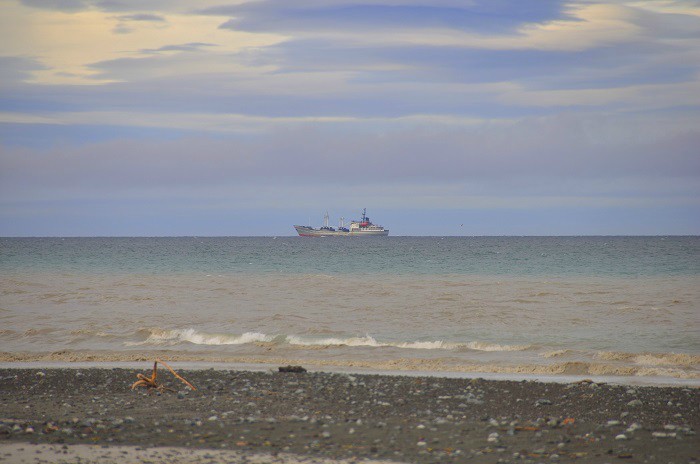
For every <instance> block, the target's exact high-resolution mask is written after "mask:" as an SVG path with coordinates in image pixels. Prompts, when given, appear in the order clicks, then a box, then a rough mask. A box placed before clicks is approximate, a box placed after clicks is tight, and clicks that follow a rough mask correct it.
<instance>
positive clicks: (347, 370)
mask: <svg viewBox="0 0 700 464" xmlns="http://www.w3.org/2000/svg"><path fill="white" fill-rule="evenodd" d="M152 359H153V360H155V359H156V357H153V358H152ZM151 362H152V361H151V360H148V361H144V360H142V359H138V360H135V361H9V362H8V361H0V370H2V369H115V368H116V369H132V368H134V367H136V368H138V367H137V366H138V365H142V366H148V365H149V363H151ZM167 362H168V364H170V365H171V366H172V367H174V368H176V369H184V370H189V371H200V370H212V369H213V370H216V371H247V372H269V371H275V370H276V369H277V367H278V364H283V365H289V364H293V363H289V362H282V363H270V362H267V363H265V362H224V361H220V362H217V361H167ZM305 368H306V369H307V370H308V371H309V372H318V373H328V374H345V375H380V376H387V377H392V376H397V377H433V378H445V379H466V380H472V379H483V380H492V381H514V382H520V381H528V382H540V383H558V384H568V383H574V382H579V381H582V380H591V381H593V382H595V383H603V384H609V385H623V386H625V385H626V386H656V387H679V388H700V379H685V378H676V377H661V376H631V375H628V376H620V375H618V376H614V375H608V376H606V375H584V374H568V375H566V374H530V373H512V372H508V373H494V372H480V371H439V370H438V371H423V370H399V369H395V370H391V369H373V368H365V367H354V366H327V365H326V366H316V365H309V364H305Z"/></svg>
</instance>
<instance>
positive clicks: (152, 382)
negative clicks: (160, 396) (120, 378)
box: [131, 359, 196, 392]
mask: <svg viewBox="0 0 700 464" xmlns="http://www.w3.org/2000/svg"><path fill="white" fill-rule="evenodd" d="M158 363H161V364H162V365H164V366H165V367H167V368H168V370H169V371H170V372H171V373H172V374H173V375H174V376H175V377H177V378H178V379H179V380H180V381H182V383H184V384H185V385H187V386H188V387H190V388H191V389H192V390H196V388H195V387H194V385H192V384H191V383H189V382H188V381H187V380H185V379H184V378H182V377H180V376H179V375H178V374H177V372H175V371H174V370H173V368H172V367H170V366H168V364H167V363H166V362H165V361H161V360H160V359H156V360H155V362H154V363H153V373H152V374H151V376H150V377H146V376H145V375H143V374H136V378H137V379H138V380H137V381H136V382H134V384H133V385H132V386H131V389H132V390H135V389H136V388H138V387H145V388H146V389H147V390H148V391H149V392H151V391H154V390H156V391H159V392H164V391H166V390H168V391H172V392H174V391H175V390H173V389H172V388H168V387H166V386H165V385H163V384H159V383H158V382H157V381H156V377H157V376H158Z"/></svg>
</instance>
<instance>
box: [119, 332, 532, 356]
mask: <svg viewBox="0 0 700 464" xmlns="http://www.w3.org/2000/svg"><path fill="white" fill-rule="evenodd" d="M140 332H141V333H142V335H143V336H145V340H143V341H139V342H128V343H127V345H128V346H135V345H174V344H178V343H183V342H186V343H192V344H195V345H211V346H217V345H244V344H247V343H257V344H261V343H263V344H266V343H271V344H288V345H292V346H296V347H300V348H303V347H334V346H339V347H340V346H350V347H376V348H404V349H416V350H458V351H469V350H473V351H524V350H528V349H530V348H531V345H501V344H496V343H487V342H481V341H470V342H466V343H453V342H445V341H443V340H427V341H422V340H418V341H397V342H394V341H379V340H377V339H376V338H374V337H372V336H371V335H365V336H363V337H326V338H313V337H303V336H299V335H281V334H278V335H270V334H265V333H261V332H245V333H243V334H240V335H238V334H222V333H206V332H200V331H198V330H195V329H192V328H188V329H170V330H168V329H158V328H152V329H142V330H141V331H140Z"/></svg>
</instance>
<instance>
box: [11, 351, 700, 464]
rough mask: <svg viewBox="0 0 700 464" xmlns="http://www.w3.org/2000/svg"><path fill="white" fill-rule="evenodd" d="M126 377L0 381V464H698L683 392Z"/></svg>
mask: <svg viewBox="0 0 700 464" xmlns="http://www.w3.org/2000/svg"><path fill="white" fill-rule="evenodd" d="M136 364H137V363H135V366H134V367H135V368H134V369H122V368H114V369H103V368H88V369H24V368H10V369H0V462H37V463H38V462H75V461H77V460H78V459H80V462H121V461H120V459H122V458H123V457H124V456H126V457H127V458H128V459H129V460H131V461H138V460H148V461H151V462H212V463H214V462H285V461H286V462H336V460H345V462H359V461H363V460H365V459H369V460H374V461H398V462H494V463H495V462H514V463H515V462H518V463H520V462H532V463H537V462H586V463H588V462H591V463H607V462H617V461H619V460H622V462H640V463H641V462H671V461H672V462H674V463H692V462H696V461H698V460H700V440H699V439H698V436H697V435H696V431H697V429H698V425H699V423H700V390H698V389H697V388H689V387H659V386H624V385H606V384H598V383H593V382H587V381H583V382H576V383H568V384H567V383H544V382H536V381H497V380H483V379H458V378H439V377H407V376H382V375H348V374H328V373H279V372H272V371H268V372H249V371H229V370H192V371H180V370H178V372H179V373H180V374H181V375H183V376H184V377H185V378H186V379H187V380H189V381H190V382H192V383H193V384H194V385H195V386H196V387H197V390H196V391H191V390H189V389H188V388H186V387H185V386H184V385H183V384H182V383H180V382H179V381H178V380H177V379H175V378H174V377H172V376H171V375H170V374H169V373H168V372H167V371H166V370H162V371H160V373H159V379H160V380H161V381H162V382H163V383H164V384H166V385H167V386H169V387H171V388H173V389H174V390H175V391H174V392H168V391H166V392H163V393H154V392H151V393H147V392H146V390H145V389H139V390H136V391H132V390H131V389H130V387H131V384H132V383H133V382H134V381H136V380H137V379H136V374H137V373H143V374H149V372H148V365H147V364H146V365H144V364H143V363H138V364H139V365H136ZM36 444H40V445H42V446H44V447H43V448H37V447H36V446H35V445H36ZM125 453H126V454H125ZM120 454H121V455H122V456H120ZM159 459H160V460H161V461H159ZM295 459H296V461H295ZM61 460H63V461H61Z"/></svg>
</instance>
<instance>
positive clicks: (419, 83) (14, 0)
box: [0, 0, 700, 236]
mask: <svg viewBox="0 0 700 464" xmlns="http://www.w3.org/2000/svg"><path fill="white" fill-rule="evenodd" d="M0 9H2V11H3V15H1V16H0V235H3V236H8V235H9V236H15V235H22V236H25V235H38V236H52V235H74V236H75V235H78V236H82V235H291V234H293V233H294V230H293V228H292V224H294V223H308V222H309V221H311V222H312V223H313V224H316V225H319V224H320V223H321V220H322V216H323V213H324V212H325V211H326V210H328V211H329V213H330V215H331V219H332V220H333V221H335V220H337V218H338V217H340V216H345V217H346V218H356V217H358V216H359V214H360V212H361V210H362V208H364V207H366V208H368V213H370V216H371V217H372V218H373V220H375V222H378V223H380V224H382V225H384V226H386V227H388V228H390V230H391V232H392V235H580V234H700V179H699V178H700V2H698V1H694V0H693V1H690V0H678V1H673V0H637V1H585V0H584V1H557V0H532V1H530V0H527V1H523V0H459V1H458V0H364V1H353V0H295V1H287V0H285V1H282V0H276V1H272V0H256V1H228V2H227V1H226V0H217V1H210V0H201V1H197V2H191V1H184V0H169V1H165V0H162V1H161V0H154V1H149V2H137V1H134V0H102V1H90V0H50V1H49V0H47V1H43V0H42V1H40V0H21V1H18V0H0Z"/></svg>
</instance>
